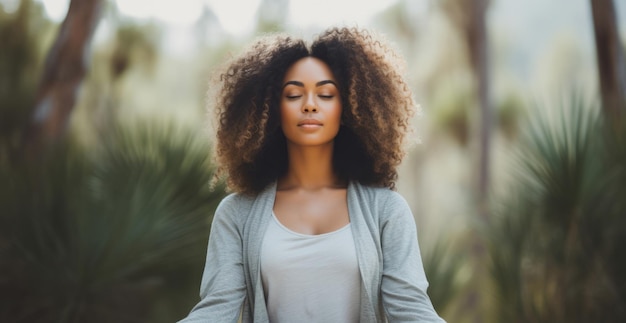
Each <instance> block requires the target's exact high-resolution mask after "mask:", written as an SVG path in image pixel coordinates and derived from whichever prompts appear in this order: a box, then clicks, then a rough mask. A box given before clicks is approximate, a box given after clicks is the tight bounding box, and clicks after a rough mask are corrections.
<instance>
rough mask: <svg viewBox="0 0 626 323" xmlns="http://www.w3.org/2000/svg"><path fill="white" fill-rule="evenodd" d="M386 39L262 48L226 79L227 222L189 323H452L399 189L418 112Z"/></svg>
mask: <svg viewBox="0 0 626 323" xmlns="http://www.w3.org/2000/svg"><path fill="white" fill-rule="evenodd" d="M398 62H399V58H398V57H397V56H396V55H395V54H394V52H393V51H392V50H391V49H390V48H389V47H388V46H387V45H386V44H385V43H384V42H383V41H382V40H381V39H379V38H376V37H375V36H374V35H373V34H370V33H368V32H366V31H362V30H358V29H347V28H342V29H339V28H333V29H330V30H328V31H326V32H324V33H323V34H322V35H320V36H319V37H317V39H316V40H315V41H314V42H313V43H312V45H311V46H310V47H307V45H306V44H305V43H304V42H303V41H302V40H297V39H292V38H289V37H282V36H273V37H268V38H264V39H261V40H259V41H258V42H256V43H255V44H254V45H253V46H252V47H250V48H249V49H248V50H247V51H246V52H245V53H243V54H242V55H240V56H239V57H236V58H235V59H234V60H233V61H232V62H230V63H229V65H228V68H227V69H226V71H225V72H223V73H221V75H220V85H221V88H220V91H219V92H218V96H217V97H218V99H217V102H216V103H217V104H216V106H217V109H216V111H217V117H218V120H219V122H218V125H217V145H216V156H217V161H218V174H220V175H223V176H226V177H227V183H228V185H229V187H230V188H231V189H232V190H234V191H235V193H234V194H231V195H229V196H228V197H226V198H225V199H224V200H223V201H222V202H221V204H220V205H219V207H218V208H217V211H216V213H215V217H214V219H213V224H212V227H211V233H210V236H209V245H208V252H207V259H206V266H205V270H204V275H203V278H202V286H201V293H200V294H201V300H200V302H199V303H198V304H197V305H196V306H195V307H194V308H193V310H192V311H191V313H190V314H189V316H188V317H187V318H186V319H184V320H183V321H182V322H236V321H237V320H238V318H239V317H240V314H241V315H242V319H243V322H278V323H280V322H386V321H389V322H442V321H443V320H442V319H441V318H439V316H438V315H437V314H436V312H435V310H434V309H433V306H432V304H431V302H430V300H429V298H428V295H427V294H426V288H427V286H428V283H427V280H426V277H425V275H424V269H423V266H422V261H421V257H420V253H419V247H418V242H417V234H416V228H415V222H414V219H413V216H412V214H411V211H410V209H409V207H408V205H407V203H406V202H405V200H404V199H403V198H402V197H401V196H400V195H399V194H398V193H396V192H394V191H393V190H392V189H393V188H394V182H395V180H396V178H397V173H396V167H397V166H398V165H399V163H400V161H401V158H402V157H403V150H402V146H403V141H404V138H405V135H406V133H407V131H408V130H409V124H408V122H409V118H410V117H411V115H412V112H413V108H414V104H413V100H412V97H411V93H410V90H409V88H408V86H407V84H406V82H405V81H404V79H403V77H402V75H401V72H400V68H399V66H398V64H397V63H398Z"/></svg>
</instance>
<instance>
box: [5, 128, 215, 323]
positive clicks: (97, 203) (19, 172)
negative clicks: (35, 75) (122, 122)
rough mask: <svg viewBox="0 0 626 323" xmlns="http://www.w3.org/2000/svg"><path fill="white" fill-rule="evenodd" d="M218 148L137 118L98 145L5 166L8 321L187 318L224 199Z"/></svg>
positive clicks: (69, 147)
mask: <svg viewBox="0 0 626 323" xmlns="http://www.w3.org/2000/svg"><path fill="white" fill-rule="evenodd" d="M207 151H209V147H208V144H206V143H205V142H204V141H202V140H199V139H198V136H197V135H196V134H194V133H193V132H190V131H184V130H182V129H178V128H176V127H172V126H167V125H165V126H162V125H148V124H145V125H144V124H134V125H132V126H125V127H120V128H116V129H113V130H111V132H110V133H108V135H107V137H106V138H103V139H102V142H101V144H100V145H99V146H97V147H96V148H91V149H88V148H85V147H82V146H80V145H79V144H77V143H76V142H75V141H73V140H72V139H71V138H70V139H68V140H67V142H64V143H62V144H60V146H59V147H56V148H55V149H54V150H53V152H52V153H51V154H50V155H48V156H45V159H44V160H42V161H34V162H32V163H23V164H20V165H17V166H11V165H7V164H3V165H2V168H1V173H0V181H1V182H2V183H3V185H2V186H1V187H0V190H1V191H0V209H2V210H3V212H2V217H1V219H0V220H1V221H2V224H1V225H0V228H2V229H1V237H2V240H1V241H2V244H1V245H2V248H1V249H0V258H1V259H2V262H0V272H1V274H0V277H2V281H1V282H0V290H2V293H0V298H1V299H2V300H1V301H0V313H1V314H0V315H1V316H0V320H2V321H3V322H87V321H89V322H136V321H150V322H171V321H173V320H175V319H176V318H179V317H181V316H183V315H184V313H185V312H186V310H188V309H189V308H190V306H192V305H193V303H194V302H195V297H191V296H192V295H193V296H195V294H196V291H197V288H198V281H199V274H200V271H199V270H198V269H199V268H201V267H202V266H203V258H204V252H205V250H206V249H205V244H206V238H207V232H208V231H207V230H208V226H209V223H210V215H211V214H212V212H213V210H214V208H215V207H216V203H217V202H218V201H219V200H220V199H221V198H222V193H220V192H221V191H222V190H219V189H218V190H217V191H211V190H209V187H208V183H209V180H210V178H211V176H212V168H211V167H210V165H209V163H208V155H207ZM25 304H28V305H29V306H25Z"/></svg>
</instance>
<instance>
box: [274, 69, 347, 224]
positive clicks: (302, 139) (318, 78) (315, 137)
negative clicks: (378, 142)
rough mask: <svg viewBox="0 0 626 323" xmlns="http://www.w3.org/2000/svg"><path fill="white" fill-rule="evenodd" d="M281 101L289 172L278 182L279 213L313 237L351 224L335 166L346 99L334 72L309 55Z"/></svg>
mask: <svg viewBox="0 0 626 323" xmlns="http://www.w3.org/2000/svg"><path fill="white" fill-rule="evenodd" d="M283 84H284V85H283V92H282V95H281V101H280V116H281V128H282V131H283V133H284V134H285V137H286V139H287V155H288V160H289V162H288V168H287V173H286V174H285V176H283V177H281V178H279V179H278V183H277V185H278V186H277V191H276V200H275V202H274V213H275V214H276V217H277V218H278V220H279V221H280V222H281V223H282V224H283V225H284V226H286V227H287V228H289V229H291V230H293V231H295V232H299V233H303V234H310V235H317V234H323V233H328V232H332V231H335V230H338V229H340V228H342V227H344V226H345V225H347V224H348V223H349V222H350V219H349V216H348V205H347V201H346V184H345V183H342V182H341V181H340V180H339V179H338V178H337V176H336V174H335V172H334V170H333V166H332V157H333V144H334V138H335V137H336V136H337V133H338V132H339V127H340V124H341V112H342V105H341V97H340V95H339V90H338V88H337V86H336V80H335V77H334V75H333V73H332V72H331V70H330V68H329V67H328V65H326V63H324V62H323V61H321V60H319V59H317V58H314V57H305V58H302V59H300V60H298V61H297V62H295V63H294V64H293V65H292V66H291V67H289V69H288V70H287V72H286V74H285V77H284V82H283Z"/></svg>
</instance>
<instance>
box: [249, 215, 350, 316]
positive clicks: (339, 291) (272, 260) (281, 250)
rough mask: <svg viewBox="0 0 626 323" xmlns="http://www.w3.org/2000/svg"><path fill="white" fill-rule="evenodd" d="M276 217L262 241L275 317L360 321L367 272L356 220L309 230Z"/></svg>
mask: <svg viewBox="0 0 626 323" xmlns="http://www.w3.org/2000/svg"><path fill="white" fill-rule="evenodd" d="M272 218H273V219H272V221H270V224H269V226H268V228H267V231H266V233H265V236H264V238H263V245H262V247H261V278H262V280H263V290H264V292H265V301H266V304H267V312H268V314H269V319H270V322H271V323H285V322H289V323H291V322H312V323H314V322H320V323H321V322H324V323H328V322H355V323H356V322H358V321H359V312H360V291H361V275H360V273H359V266H358V261H357V257H356V249H355V246H354V239H353V238H352V231H351V230H350V224H347V225H346V226H344V227H343V228H341V229H339V230H336V231H333V232H329V233H324V234H319V235H307V234H302V233H297V232H294V231H292V230H290V229H289V228H287V227H285V226H283V225H282V224H281V223H280V221H278V219H277V218H276V216H275V215H274V214H272Z"/></svg>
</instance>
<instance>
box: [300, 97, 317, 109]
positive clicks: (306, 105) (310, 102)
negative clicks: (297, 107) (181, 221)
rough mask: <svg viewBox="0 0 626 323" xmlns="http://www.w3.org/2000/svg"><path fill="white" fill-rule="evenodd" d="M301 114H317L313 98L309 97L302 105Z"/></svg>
mask: <svg viewBox="0 0 626 323" xmlns="http://www.w3.org/2000/svg"><path fill="white" fill-rule="evenodd" d="M302 112H317V105H316V104H315V101H314V100H313V96H312V95H311V96H309V97H308V98H307V100H306V101H305V102H304V104H303V105H302Z"/></svg>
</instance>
